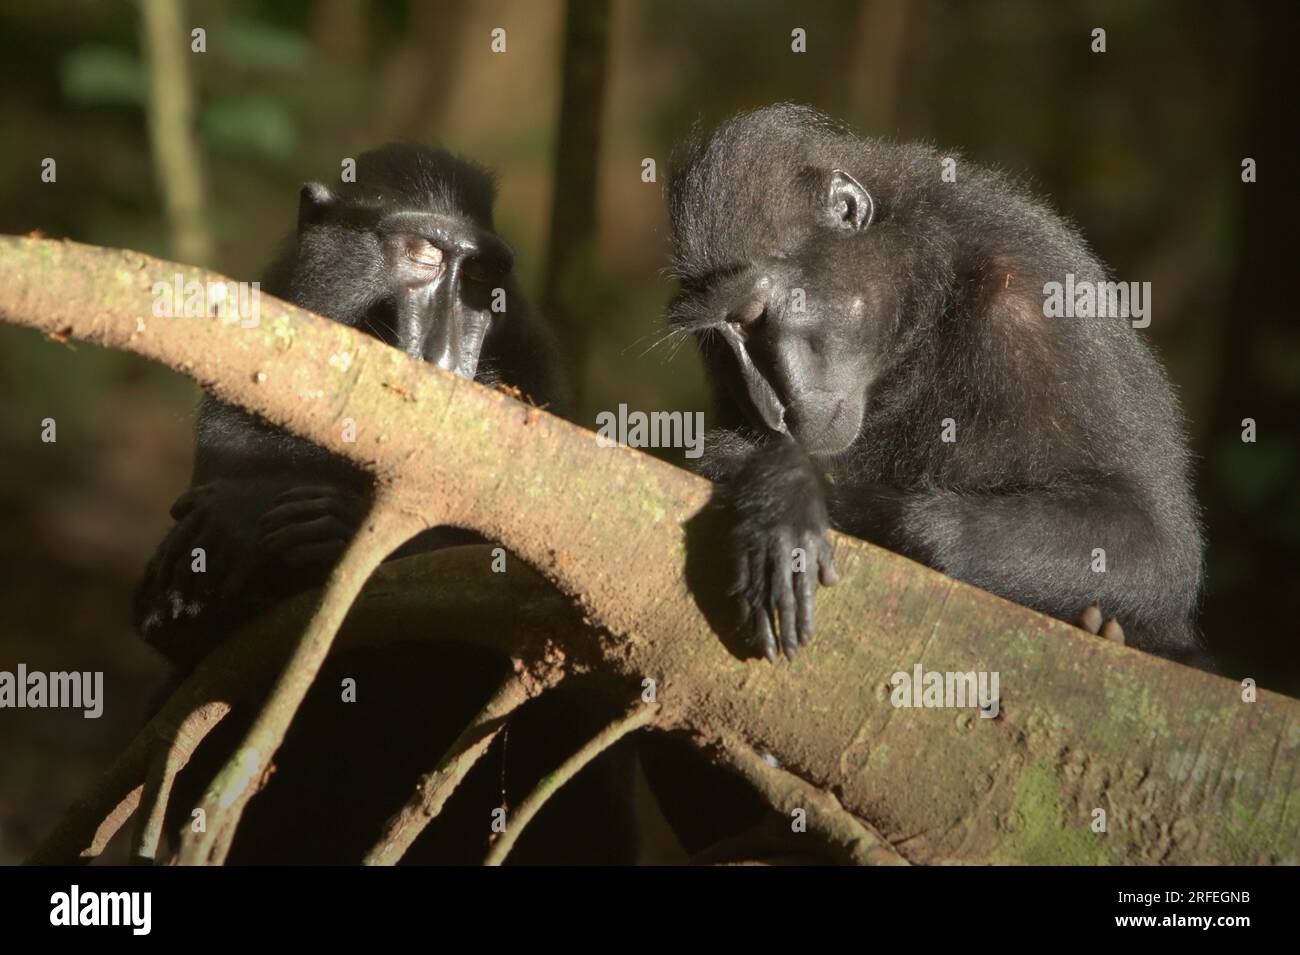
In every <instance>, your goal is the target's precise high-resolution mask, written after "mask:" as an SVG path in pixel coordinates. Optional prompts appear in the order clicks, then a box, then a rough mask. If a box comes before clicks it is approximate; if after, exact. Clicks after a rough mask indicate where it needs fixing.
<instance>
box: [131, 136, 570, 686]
mask: <svg viewBox="0 0 1300 955" xmlns="http://www.w3.org/2000/svg"><path fill="white" fill-rule="evenodd" d="M493 199H494V186H493V182H492V179H491V177H490V176H489V175H488V173H487V172H486V171H485V170H483V169H480V168H478V167H477V166H474V165H472V164H470V163H468V162H465V161H464V160H461V159H458V158H456V157H454V156H452V155H451V154H450V153H448V152H446V151H443V150H433V149H428V148H424V147H420V146H416V145H406V144H395V145H390V146H387V147H384V148H383V149H379V150H376V151H374V152H370V153H365V154H363V155H362V156H361V157H360V158H359V160H358V164H357V175H356V181H355V182H349V183H342V184H339V185H337V186H334V187H329V186H325V185H323V184H321V183H308V184H307V185H305V186H303V188H302V192H301V195H300V198H299V209H298V228H297V231H296V233H295V234H294V237H293V239H292V240H291V241H290V242H289V243H288V244H287V245H286V248H285V249H284V251H283V253H282V254H281V255H280V257H279V258H278V259H277V260H276V261H275V262H274V263H273V264H272V265H271V267H270V269H269V270H268V272H267V274H266V276H265V277H264V280H263V282H262V288H263V290H264V291H266V292H268V293H270V294H272V295H275V296H277V297H279V298H283V299H285V300H287V301H290V302H293V303H294V304H295V305H300V306H302V307H303V308H306V309H309V310H311V311H313V312H316V313H318V314H320V315H324V316H326V317H328V318H332V319H334V320H335V321H337V322H341V323H342V324H344V325H350V326H352V327H354V328H357V329H358V330H360V331H364V332H366V333H367V334H370V335H373V336H374V337H376V338H379V339H380V340H382V341H384V342H387V343H388V344H390V345H393V346H394V347H396V348H400V349H401V350H403V351H405V352H407V353H408V354H410V355H412V356H414V357H416V358H419V359H422V360H424V361H428V362H430V363H431V364H435V365H437V366H438V367H439V368H442V369H444V370H446V371H450V372H453V373H454V374H456V375H459V376H461V377H463V378H468V379H473V380H477V381H480V382H483V383H486V384H496V383H504V384H509V385H512V386H514V387H515V388H518V389H519V390H520V391H522V392H523V394H524V395H525V396H526V397H528V398H529V399H530V400H532V401H534V402H535V403H537V404H540V405H549V406H551V407H552V408H555V407H556V406H557V405H558V404H559V403H560V394H559V387H558V378H557V375H556V363H555V357H554V354H553V351H552V347H551V344H550V341H549V339H548V337H547V336H546V334H545V333H544V331H543V329H542V328H541V326H539V325H538V324H537V323H536V322H535V321H534V320H533V319H532V317H531V315H530V313H529V310H528V306H527V304H526V303H525V301H524V298H523V296H522V294H521V293H520V292H519V290H518V288H517V287H516V284H515V280H514V273H513V263H514V256H513V253H512V252H511V250H510V248H509V246H507V245H506V243H505V242H504V241H503V240H502V239H501V238H500V237H499V236H498V235H497V234H496V232H495V230H494V228H493V224H492V204H493ZM364 425H365V423H364V422H361V423H359V426H361V427H364ZM197 432H198V434H197V448H196V452H195V461H194V477H193V481H192V484H191V487H190V489H189V490H188V491H186V492H185V493H184V494H183V495H181V497H180V499H179V500H177V501H176V503H175V504H174V505H173V507H172V516H173V517H174V518H175V519H176V526H175V527H174V528H173V529H172V531H171V533H170V534H169V535H168V537H167V539H166V540H165V541H164V542H163V544H162V546H161V547H159V549H158V552H157V554H156V555H155V556H154V559H153V561H152V562H151V563H150V565H149V568H148V570H147V572H146V574H145V577H144V580H143V581H142V582H141V584H140V587H139V589H138V591H137V595H136V607H135V614H136V621H137V625H138V627H139V629H140V632H141V633H142V634H143V635H144V637H145V639H146V640H148V641H149V642H150V643H152V644H153V645H154V646H156V647H158V648H159V649H160V650H161V651H163V653H164V654H166V655H167V656H168V657H169V658H171V659H173V660H176V661H184V662H193V661H195V660H197V659H198V658H200V657H201V656H202V655H203V654H204V653H206V652H207V650H208V649H210V648H211V645H212V643H213V641H214V640H215V639H218V638H219V636H220V635H222V634H224V633H225V632H227V631H228V630H229V629H230V627H231V626H232V625H233V624H236V623H238V622H240V621H241V620H243V619H245V618H246V617H248V616H250V615H252V614H254V613H256V612H258V611H260V610H261V609H263V608H264V607H265V606H267V605H268V604H269V603H272V602H274V601H276V600H279V599H282V598H283V597H285V596H287V595H289V594H292V593H295V592H297V591H300V590H303V589H306V588H310V587H314V586H317V585H318V584H320V583H321V582H322V581H323V580H324V579H325V575H326V573H327V572H328V571H329V569H330V568H331V567H332V566H333V564H334V563H335V562H336V561H337V559H338V557H339V556H340V555H341V553H342V551H343V548H344V546H345V545H346V544H347V542H348V540H349V539H350V538H351V537H352V535H353V533H354V532H355V531H356V529H357V527H358V526H359V524H360V522H361V520H362V518H363V517H364V516H365V514H366V510H367V507H368V504H369V498H370V491H371V488H370V482H369V479H368V478H367V477H366V475H365V474H364V473H362V472H361V471H360V470H358V469H357V468H355V467H353V466H352V465H350V464H349V463H347V462H346V461H344V460H342V459H341V458H338V457H336V456H334V455H332V454H330V453H328V452H326V451H323V450H321V449H320V448H318V447H316V446H315V445H312V444H310V443H309V442H306V441H303V440H301V439H299V438H296V437H293V436H292V435H289V434H287V433H285V432H284V431H281V430H279V429H277V428H271V427H268V426H266V425H265V424H263V423H261V422H260V421H258V420H257V419H255V418H254V417H252V416H251V415H248V414H246V413H245V412H243V411H240V410H239V409H236V408H232V407H230V406H228V405H225V404H222V403H221V402H218V401H216V400H214V399H211V398H208V399H206V400H205V401H204V403H203V407H202V410H201V412H200V415H199V422H198V429H197ZM468 539H471V537H470V535H453V534H451V533H449V532H434V533H433V534H431V535H430V536H428V537H426V538H424V539H423V540H420V541H418V542H416V543H414V544H412V545H408V547H406V548H404V549H403V552H405V553H409V552H412V551H413V550H419V549H425V548H427V547H429V546H432V545H433V544H435V543H447V542H452V541H455V540H461V541H464V540H468ZM195 549H201V550H202V552H203V560H204V562H205V565H206V566H205V567H204V569H203V572H202V573H195V572H194V570H193V567H192V561H193V560H195V556H194V551H195Z"/></svg>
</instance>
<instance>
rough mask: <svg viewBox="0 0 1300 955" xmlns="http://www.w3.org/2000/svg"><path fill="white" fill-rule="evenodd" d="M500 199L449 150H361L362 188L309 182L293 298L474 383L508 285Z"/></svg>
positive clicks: (486, 179) (510, 261)
mask: <svg viewBox="0 0 1300 955" xmlns="http://www.w3.org/2000/svg"><path fill="white" fill-rule="evenodd" d="M492 203H493V184H492V180H491V178H490V176H489V175H488V174H487V173H486V172H485V171H484V170H482V169H480V168H478V167H476V166H473V165H471V164H469V163H467V162H464V161H462V160H460V159H457V158H455V157H454V156H452V155H451V154H450V153H448V152H446V151H444V150H434V149H428V148H425V147H421V146H416V145H410V144H394V145H389V146H385V147H383V148H382V149H378V150H375V151H373V152H368V153H364V154H362V155H361V156H360V157H359V158H358V160H357V167H356V182H344V183H340V184H339V185H338V186H334V187H331V186H326V185H324V184H322V183H319V182H309V183H307V184H306V185H304V186H303V187H302V192H301V196H300V200H299V210H298V235H297V244H296V248H295V252H294V255H293V261H292V264H291V266H290V268H291V274H290V277H289V287H290V297H291V298H292V300H293V301H294V302H295V303H296V304H299V305H302V306H303V307H305V308H310V309H312V310H313V311H318V312H320V313H321V314H323V315H326V316H328V317H329V318H333V319H334V320H335V321H339V322H342V323H343V324H346V325H351V326H354V327H356V328H358V329H359V330H362V331H365V332H367V333H368V334H371V335H373V336H375V337H376V338H379V339H381V340H382V341H385V342H387V343H388V344H390V345H393V346H394V347H396V348H400V349H401V350H402V351H404V352H406V353H408V354H410V355H413V356H415V357H417V358H420V359H423V360H424V361H428V362H430V363H432V364H435V365H437V366H438V367H439V368H442V369H443V370H445V371H450V372H453V373H454V374H457V375H460V376H461V377H463V378H469V379H472V378H473V377H474V375H475V372H476V370H477V369H478V363H479V356H480V354H481V351H482V348H483V344H484V341H485V339H486V338H487V337H488V334H489V333H490V332H491V330H492V327H493V324H494V322H500V321H502V320H503V319H504V317H505V315H504V312H505V305H506V302H507V301H508V291H507V290H508V289H509V288H511V287H512V286H511V270H512V269H513V266H514V254H513V253H512V251H511V249H510V247H509V246H508V245H506V243H505V242H504V241H502V239H501V238H500V237H499V236H498V235H497V234H496V232H495V231H494V230H493V227H492Z"/></svg>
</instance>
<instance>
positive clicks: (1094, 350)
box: [669, 105, 1209, 665]
mask: <svg viewBox="0 0 1300 955" xmlns="http://www.w3.org/2000/svg"><path fill="white" fill-rule="evenodd" d="M944 168H945V166H944V155H943V154H941V153H938V152H936V151H935V150H933V149H931V148H929V147H926V146H920V145H911V144H898V143H892V142H885V141H881V140H873V139H860V138H857V137H856V136H854V135H852V134H851V133H850V132H848V131H847V130H846V129H845V128H844V127H842V126H841V125H839V124H837V123H835V122H834V121H832V120H830V119H828V118H827V117H825V116H822V115H820V114H819V113H817V112H815V111H813V110H811V109H808V108H804V107H799V106H792V105H778V106H773V107H769V108H766V109H760V110H757V111H755V112H751V113H746V114H742V115H740V116H737V117H735V118H733V119H731V120H730V121H728V122H726V123H724V124H723V125H722V126H721V127H720V128H718V129H717V130H715V131H714V132H713V133H712V134H711V135H708V136H707V137H700V138H697V139H696V140H694V141H692V142H691V143H689V144H688V145H687V146H686V147H684V149H683V150H682V151H681V152H680V153H679V156H678V159H677V162H676V163H675V168H674V174H673V176H672V180H671V184H670V187H669V200H670V204H671V216H672V242H673V252H674V267H675V272H676V274H677V276H678V278H679V280H680V283H681V286H680V291H679V293H678V294H677V296H676V298H675V299H674V301H673V304H672V307H671V312H670V321H671V322H672V323H673V324H674V325H675V326H676V327H677V328H680V329H682V330H686V331H691V332H694V333H695V335H696V337H697V339H698V341H699V343H700V347H701V351H702V353H703V356H704V360H705V363H706V366H707V369H708V373H709V376H710V380H711V383H712V385H713V388H714V392H715V397H716V402H717V412H718V415H719V425H720V428H719V430H715V431H713V432H711V433H710V434H709V435H708V437H707V439H706V444H705V454H704V458H703V460H702V462H701V464H702V470H703V472H704V473H705V474H706V476H708V477H710V478H712V479H713V480H714V481H716V482H718V483H719V498H720V500H721V501H722V503H723V505H724V507H725V509H726V511H727V512H728V513H729V514H730V515H731V529H730V540H731V546H732V549H733V553H732V555H731V556H732V559H733V560H734V565H733V568H732V570H731V571H730V572H729V577H730V579H731V583H732V586H731V593H732V595H733V596H734V597H736V598H737V600H738V602H739V604H740V605H741V612H742V614H743V615H744V622H743V625H742V628H743V632H744V633H745V634H746V636H747V639H750V640H752V642H753V647H754V649H755V650H756V651H757V652H760V653H762V654H764V655H766V656H767V657H768V658H769V659H775V658H776V656H777V654H778V652H784V654H785V655H786V656H787V657H789V658H793V657H794V656H795V654H796V653H797V651H798V649H799V647H800V646H802V645H803V644H805V643H807V642H808V640H809V639H810V638H811V637H812V635H813V596H814V592H815V590H816V588H817V585H818V582H817V581H818V580H819V581H820V583H821V584H822V585H830V584H833V583H835V582H836V577H837V575H836V569H835V564H834V560H833V558H832V554H831V548H830V545H829V542H828V538H827V531H828V529H829V528H831V527H834V528H836V529H838V530H841V531H843V532H845V533H848V534H852V535H855V536H858V537H862V538H865V539H867V540H870V541H872V542H874V543H877V544H879V545H881V546H884V547H886V548H888V549H890V550H893V551H896V552H899V553H902V554H904V555H906V556H908V557H911V558H913V559H914V560H917V561H920V562H922V563H925V564H927V565H929V566H930V567H933V568H935V569H937V570H941V571H943V572H944V573H946V574H949V575H951V576H953V577H957V578H960V579H962V580H965V581H967V582H969V583H972V584H975V585H977V586H979V587H982V588H984V589H986V590H989V591H991V592H993V593H995V594H999V595H1001V596H1003V597H1006V598H1009V599H1011V600H1013V601H1016V602H1017V603H1020V604H1023V605H1025V606H1028V607H1032V608H1034V609H1037V610H1040V611H1042V612H1044V613H1047V614H1050V615H1052V616H1055V617H1058V618H1061V619H1063V620H1068V621H1072V622H1073V621H1075V620H1078V619H1080V618H1081V614H1084V613H1085V612H1087V613H1088V614H1090V615H1091V619H1092V621H1093V622H1092V624H1091V625H1089V629H1092V630H1093V632H1096V630H1097V624H1098V623H1099V622H1100V619H1099V617H1100V616H1101V615H1104V617H1106V618H1113V619H1114V620H1117V621H1118V623H1119V625H1120V627H1122V630H1123V634H1125V635H1126V636H1127V641H1128V642H1129V643H1130V644H1132V645H1135V646H1137V647H1139V648H1141V649H1143V650H1146V651H1149V652H1152V653H1156V654H1160V655H1161V656H1165V657H1169V658H1171V659H1175V660H1181V661H1185V662H1189V663H1193V664H1195V665H1208V662H1209V661H1208V660H1207V659H1206V658H1205V657H1204V655H1203V651H1202V649H1201V645H1200V642H1199V640H1198V638H1197V635H1196V632H1195V629H1194V615H1195V609H1196V603H1197V595H1198V591H1199V588H1200V583H1201V565H1202V547H1203V545H1202V538H1201V531H1200V526H1199V520H1198V512H1197V507H1196V505H1195V503H1194V501H1193V498H1192V494H1191V490H1190V483H1189V476H1188V471H1189V462H1188V452H1187V449H1186V445H1185V439H1184V434H1183V426H1182V419H1181V413H1180V410H1179V407H1178V404H1177V401H1176V400H1175V397H1174V394H1173V391H1172V389H1171V386H1170V384H1169V382H1168V380H1167V379H1166V378H1165V375H1164V373H1163V372H1162V370H1161V368H1160V366H1159V364H1158V363H1157V361H1156V359H1155V357H1154V356H1153V355H1152V353H1151V350H1150V349H1149V348H1148V346H1147V344H1146V342H1144V341H1143V340H1142V336H1141V335H1140V334H1139V333H1138V332H1136V331H1135V330H1134V329H1133V327H1131V323H1130V320H1128V319H1124V318H1115V317H1110V318H1083V317H1071V318H1055V317H1046V315H1045V309H1044V300H1045V292H1044V285H1045V283H1048V282H1059V283H1065V282H1066V281H1067V275H1070V274H1072V275H1073V276H1074V282H1075V283H1076V285H1077V284H1078V283H1081V282H1094V283H1096V282H1104V281H1106V280H1107V279H1108V278H1109V276H1108V275H1107V270H1106V268H1105V266H1103V265H1102V263H1101V262H1100V261H1098V259H1097V258H1096V257H1095V256H1094V255H1093V254H1092V252H1091V251H1090V250H1089V249H1088V246H1087V244H1086V243H1085V241H1084V240H1083V238H1082V237H1081V236H1080V235H1079V234H1078V232H1077V231H1076V230H1075V229H1074V228H1073V227H1071V226H1070V225H1069V224H1068V223H1067V222H1065V220H1063V219H1062V218H1061V217H1059V216H1057V215H1055V214H1054V213H1052V212H1051V211H1049V210H1048V209H1047V208H1046V207H1045V206H1044V205H1043V204H1042V203H1040V202H1038V201H1036V200H1035V199H1034V198H1033V197H1031V196H1030V195H1029V194H1028V193H1027V192H1026V191H1025V190H1024V189H1022V188H1021V187H1020V186H1019V185H1017V184H1015V183H1013V182H1011V181H1010V180H1008V179H1007V178H1006V177H1005V176H1003V175H1000V174H998V173H996V172H992V171H990V170H987V169H981V168H979V167H977V166H974V165H972V164H970V163H967V162H964V161H962V162H960V163H958V164H957V166H956V168H955V172H956V181H955V182H948V181H944V177H943V176H942V173H943V171H944ZM795 549H802V552H803V554H802V556H803V558H804V561H803V562H801V564H800V565H799V566H798V567H796V566H794V561H792V556H791V555H792V552H794V551H795ZM1103 552H1104V557H1103ZM1103 559H1104V571H1101V570H1100V568H1101V567H1102V566H1103V564H1102V563H1101V561H1102V560H1103ZM814 576H816V578H817V580H814ZM1084 619H1087V618H1084Z"/></svg>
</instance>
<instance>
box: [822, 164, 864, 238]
mask: <svg viewBox="0 0 1300 955" xmlns="http://www.w3.org/2000/svg"><path fill="white" fill-rule="evenodd" d="M827 211H828V212H829V214H830V216H831V219H832V221H834V223H835V224H836V225H837V226H839V227H840V228H841V229H847V230H849V231H850V232H859V231H861V230H862V229H865V228H866V227H867V226H869V225H871V220H872V218H873V217H874V216H875V214H876V204H875V203H874V202H872V201H871V194H870V193H869V192H867V190H866V189H864V188H862V183H860V182H858V181H857V180H856V179H854V178H853V177H852V176H850V175H849V174H848V173H847V172H845V171H844V170H843V169H835V170H832V171H831V186H830V192H829V194H828V195H827Z"/></svg>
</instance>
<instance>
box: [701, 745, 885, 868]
mask: <svg viewBox="0 0 1300 955" xmlns="http://www.w3.org/2000/svg"><path fill="white" fill-rule="evenodd" d="M710 751H711V752H712V753H713V754H714V755H715V756H716V757H717V761H718V762H719V763H721V764H722V765H724V766H729V767H731V769H732V770H734V771H735V772H737V773H739V774H740V775H741V776H743V777H744V778H745V780H746V781H747V782H748V783H749V784H750V785H751V786H753V787H754V789H755V790H756V791H757V792H758V794H759V796H761V797H762V798H763V799H764V800H765V801H766V802H767V803H768V804H769V805H770V806H772V807H773V808H774V809H776V810H777V812H780V813H782V814H783V815H786V816H789V815H791V814H793V813H794V812H795V811H796V810H799V809H802V810H803V811H804V812H805V813H806V814H807V820H808V827H809V828H810V829H811V830H812V831H813V832H815V833H817V834H818V835H819V836H821V837H822V838H823V839H824V840H826V842H828V843H829V844H830V845H831V846H832V847H833V848H835V849H838V850H840V851H841V852H843V853H844V854H845V856H847V858H848V859H849V861H851V862H853V863H854V864H855V865H908V864H909V863H908V861H907V860H906V859H904V858H903V857H902V856H901V855H899V854H898V852H897V851H895V849H894V847H893V846H891V845H890V844H889V841H888V840H887V839H885V837H884V836H882V835H881V834H880V833H878V832H877V831H876V830H875V829H873V828H872V827H871V826H869V825H868V824H867V823H865V822H863V821H862V820H861V819H859V818H858V817H857V816H855V815H853V813H851V812H849V811H848V810H847V809H845V808H844V807H843V806H841V805H840V801H839V800H838V799H836V798H835V795H834V794H833V793H831V792H830V791H829V790H825V789H818V788H817V787H816V786H812V785H810V784H809V783H807V782H805V781H804V780H802V779H800V778H799V777H798V776H796V775H795V774H794V773H791V772H789V771H788V770H784V769H779V768H778V767H776V766H773V765H772V764H771V763H769V762H768V761H767V760H765V759H764V758H763V757H762V756H760V755H758V753H756V752H755V751H754V749H753V747H751V746H749V745H747V744H746V743H745V741H744V740H742V739H740V738H739V737H737V736H735V735H734V734H731V733H725V734H723V736H722V738H721V739H719V740H718V741H717V744H716V745H715V746H714V747H712V748H711V750H710Z"/></svg>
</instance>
